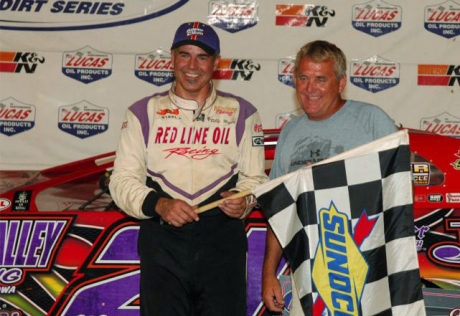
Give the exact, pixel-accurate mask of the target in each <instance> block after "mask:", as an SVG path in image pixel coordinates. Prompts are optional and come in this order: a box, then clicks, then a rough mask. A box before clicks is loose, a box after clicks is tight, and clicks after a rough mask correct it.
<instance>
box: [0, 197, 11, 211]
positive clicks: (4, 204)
mask: <svg viewBox="0 0 460 316" xmlns="http://www.w3.org/2000/svg"><path fill="white" fill-rule="evenodd" d="M10 205H11V201H10V200H8V199H5V198H0V211H3V210H6V209H7V208H8V207H10Z"/></svg>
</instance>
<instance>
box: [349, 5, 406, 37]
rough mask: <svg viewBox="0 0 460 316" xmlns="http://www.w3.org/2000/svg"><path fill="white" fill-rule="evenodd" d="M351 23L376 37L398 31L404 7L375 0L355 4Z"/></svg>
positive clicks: (357, 28) (361, 30) (359, 29)
mask: <svg viewBox="0 0 460 316" xmlns="http://www.w3.org/2000/svg"><path fill="white" fill-rule="evenodd" d="M351 24H352V25H353V27H354V28H355V29H356V30H358V31H360V32H363V33H366V34H369V35H371V36H374V37H379V36H382V35H386V34H388V33H391V32H394V31H397V30H399V29H400V28H401V24H402V9H401V7H400V6H396V5H392V4H389V3H385V2H383V1H381V0H374V1H371V2H367V3H364V4H357V5H354V6H353V17H352V22H351Z"/></svg>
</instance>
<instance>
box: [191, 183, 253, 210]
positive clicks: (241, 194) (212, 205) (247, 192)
mask: <svg viewBox="0 0 460 316" xmlns="http://www.w3.org/2000/svg"><path fill="white" fill-rule="evenodd" d="M250 194H252V190H251V189H247V190H244V191H241V192H238V193H235V194H233V195H230V196H229V197H226V198H223V199H220V200H218V201H214V202H211V203H209V204H206V205H203V206H201V207H199V208H197V209H196V210H195V213H197V214H200V213H203V212H206V211H209V210H210V209H213V208H215V207H217V206H219V204H222V203H223V202H224V201H225V200H233V199H237V198H240V197H245V196H247V195H250Z"/></svg>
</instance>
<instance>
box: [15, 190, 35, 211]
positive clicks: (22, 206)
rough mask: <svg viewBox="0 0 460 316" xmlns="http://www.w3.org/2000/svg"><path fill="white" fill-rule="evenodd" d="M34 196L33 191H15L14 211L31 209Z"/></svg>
mask: <svg viewBox="0 0 460 316" xmlns="http://www.w3.org/2000/svg"><path fill="white" fill-rule="evenodd" d="M31 198H32V191H31V190H25V191H18V192H16V193H14V198H13V207H12V210H13V211H28V210H29V209H30V201H31Z"/></svg>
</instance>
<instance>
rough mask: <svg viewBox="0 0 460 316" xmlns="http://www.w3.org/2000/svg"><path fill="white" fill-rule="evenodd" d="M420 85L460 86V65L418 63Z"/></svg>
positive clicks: (418, 81)
mask: <svg viewBox="0 0 460 316" xmlns="http://www.w3.org/2000/svg"><path fill="white" fill-rule="evenodd" d="M417 84H418V85H419V86H445V87H447V86H454V85H455V84H457V85H459V86H460V65H418V67H417Z"/></svg>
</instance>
